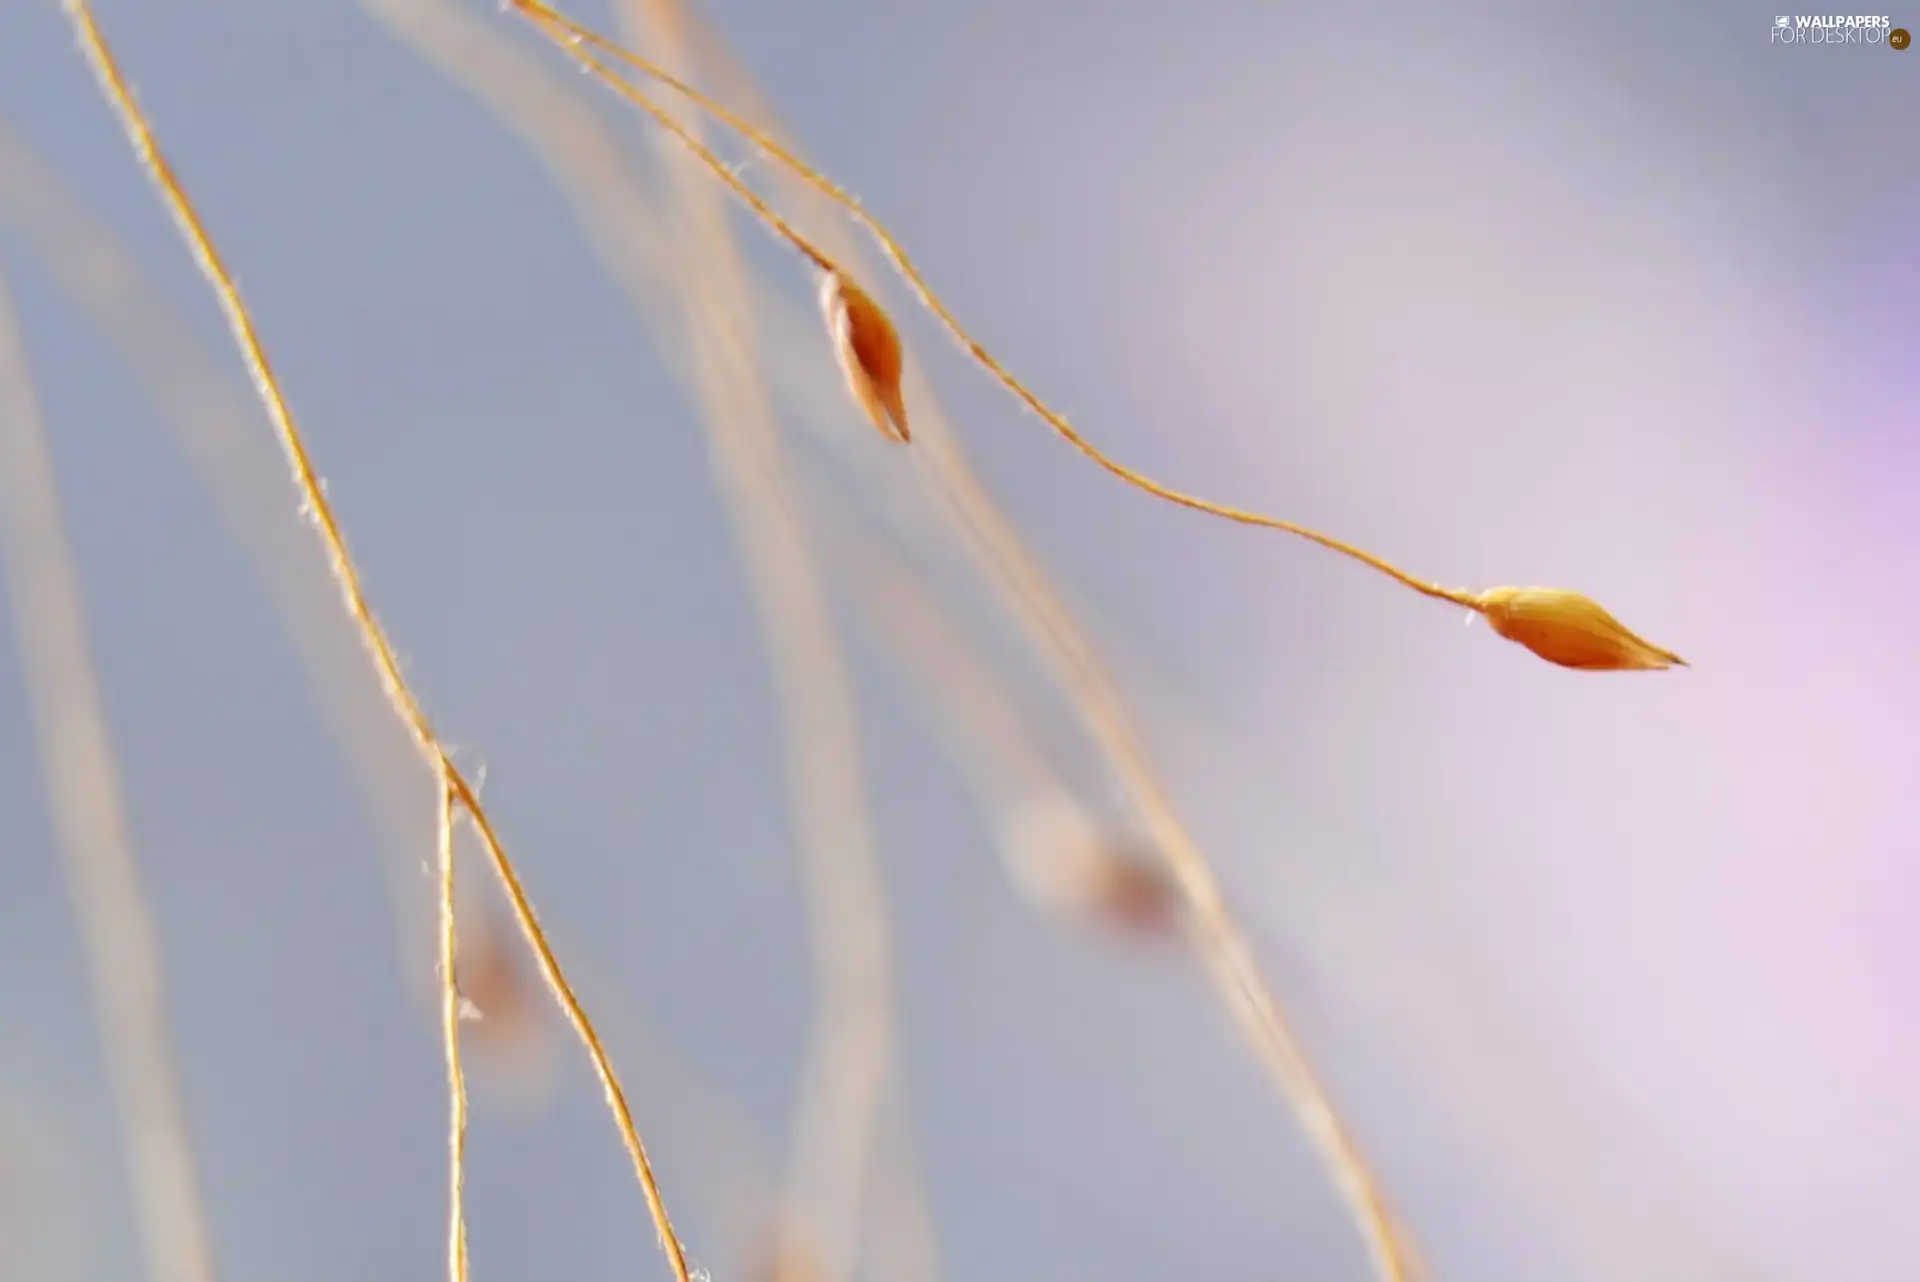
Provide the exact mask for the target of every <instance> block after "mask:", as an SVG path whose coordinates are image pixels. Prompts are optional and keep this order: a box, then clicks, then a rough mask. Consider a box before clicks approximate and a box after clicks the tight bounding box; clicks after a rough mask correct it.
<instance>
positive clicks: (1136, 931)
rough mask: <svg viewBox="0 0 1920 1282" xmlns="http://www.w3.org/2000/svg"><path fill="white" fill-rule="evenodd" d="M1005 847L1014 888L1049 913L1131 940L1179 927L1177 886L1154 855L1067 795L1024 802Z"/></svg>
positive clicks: (1007, 830) (1008, 832)
mask: <svg viewBox="0 0 1920 1282" xmlns="http://www.w3.org/2000/svg"><path fill="white" fill-rule="evenodd" d="M1002 849H1003V854H1004V857H1005V859H1006V861H1007V865H1008V870H1009V872H1010V873H1011V874H1012V876H1013V880H1014V883H1015V885H1016V886H1018V887H1019V888H1020V890H1021V891H1022V893H1024V894H1025V895H1026V896H1027V898H1029V899H1030V900H1032V901H1033V902H1034V903H1036V904H1038V905H1039V906H1040V907H1041V908H1043V909H1045V910H1047V911H1048V912H1051V913H1054V914H1056V915H1058V916H1061V917H1065V918H1068V919H1071V920H1074V921H1076V922H1080V923H1083V924H1089V925H1093V926H1095V927H1098V928H1100V929H1104V930H1107V931H1110V932H1113V933H1117V934H1120V935H1123V936H1126V937H1130V938H1158V937H1163V936H1167V935H1171V934H1172V933H1173V932H1174V931H1175V930H1176V929H1177V928H1178V926H1179V923H1180V906H1181V897H1180V891H1179V888H1178V887H1177V886H1176V885H1174V883H1173V881H1172V879H1171V878H1170V877H1169V876H1168V875H1167V874H1166V872H1165V871H1164V870H1163V869H1162V868H1161V866H1160V864H1159V862H1158V860H1156V859H1155V858H1154V855H1153V852H1152V851H1151V850H1150V849H1148V848H1146V847H1144V846H1143V845H1142V844H1141V843H1140V842H1139V841H1137V840H1135V839H1133V838H1131V837H1129V836H1126V835H1125V834H1122V833H1120V832H1118V831H1116V830H1115V829H1114V828H1113V827H1112V826H1111V825H1109V824H1107V823H1104V822H1102V821H1101V820H1099V819H1097V818H1095V817H1094V816H1093V815H1092V814H1091V813H1089V811H1088V810H1087V808H1086V807H1085V806H1083V805H1081V804H1079V803H1078V802H1076V801H1073V800H1071V799H1070V798H1065V797H1050V798H1046V799H1043V800H1040V801H1035V802H1030V803H1028V804H1027V805H1026V806H1024V807H1022V808H1021V809H1020V810H1019V811H1017V812H1016V813H1015V815H1014V816H1013V818H1012V819H1011V820H1010V821H1009V823H1008V825H1007V829H1006V833H1005V836H1004V838H1003V841H1002Z"/></svg>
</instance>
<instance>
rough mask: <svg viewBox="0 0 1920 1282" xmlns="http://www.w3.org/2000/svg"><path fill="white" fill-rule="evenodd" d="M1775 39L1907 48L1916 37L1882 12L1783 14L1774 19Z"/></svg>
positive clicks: (1776, 41)
mask: <svg viewBox="0 0 1920 1282" xmlns="http://www.w3.org/2000/svg"><path fill="white" fill-rule="evenodd" d="M1770 40H1771V43H1773V44H1777V45H1853V46H1854V47H1856V48H1865V47H1867V46H1871V45H1885V46H1886V47H1887V48H1889V49H1905V48H1906V47H1907V46H1908V45H1910V44H1911V43H1913V37H1912V36H1911V35H1910V34H1908V32H1907V29H1906V28H1905V27H1896V26H1894V25H1893V19H1892V18H1889V17H1887V16H1886V15H1885V14H1881V15H1879V16H1877V17H1875V16H1871V15H1866V14H1850V15H1848V14H1813V13H1798V14H1785V13H1783V14H1780V15H1779V16H1778V17H1776V18H1774V20H1773V33H1772V35H1771V37H1770Z"/></svg>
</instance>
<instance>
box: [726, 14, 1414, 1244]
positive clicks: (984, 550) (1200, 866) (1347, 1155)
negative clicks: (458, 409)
mask: <svg viewBox="0 0 1920 1282" xmlns="http://www.w3.org/2000/svg"><path fill="white" fill-rule="evenodd" d="M708 44H709V46H710V47H712V48H713V49H714V50H715V51H716V52H717V51H719V49H720V48H721V46H720V42H719V41H718V39H717V38H714V39H711V40H709V41H708ZM728 80H729V87H730V88H733V89H735V90H736V91H737V92H738V93H740V94H742V95H747V96H752V95H753V86H752V84H751V82H750V80H749V79H748V78H747V76H746V75H745V74H744V72H741V71H738V70H737V69H735V70H733V71H732V74H731V75H729V77H728ZM761 114H762V116H763V118H768V119H770V118H771V113H770V112H768V111H766V110H765V109H764V107H763V108H762V111H761ZM753 132H754V133H755V134H759V135H762V136H765V132H766V131H765V130H763V129H759V128H754V129H753ZM781 150H782V151H783V152H784V150H785V149H784V148H782V149H781ZM798 169H801V170H804V169H806V166H804V165H800V166H799V167H798ZM796 172H797V170H796ZM802 181H803V184H804V180H802ZM807 189H808V190H809V191H813V192H814V193H815V194H818V189H817V188H815V187H813V186H811V185H807ZM835 203H837V204H839V205H841V206H842V207H844V206H845V202H844V201H839V202H835ZM869 230H871V227H869ZM823 234H824V235H825V236H832V235H833V234H834V233H833V230H832V228H831V227H829V228H828V229H827V230H826V231H825V232H824V233H823ZM882 243H883V247H884V245H885V242H884V241H883V242H882ZM833 251H834V255H835V257H836V259H837V260H838V261H843V262H848V263H854V265H855V266H856V267H857V266H858V264H857V262H855V259H856V255H857V250H856V249H855V248H854V247H853V246H852V245H850V244H845V245H841V244H836V245H834V246H833ZM910 283H911V282H910ZM917 382H918V384H919V385H918V386H917V387H916V388H915V389H914V395H915V399H916V402H917V409H916V418H915V425H916V428H917V436H916V439H917V440H918V441H919V442H921V443H922V444H923V445H924V447H925V451H924V453H925V456H926V457H927V458H928V459H929V461H930V463H931V479H932V480H933V481H934V483H935V485H936V486H937V488H938V491H939V494H940V496H941V497H942V498H943V499H944V500H945V502H944V503H943V504H941V505H938V506H937V507H936V509H935V510H937V511H938V512H939V513H940V514H941V516H942V517H943V518H944V520H945V521H946V523H947V524H948V526H949V528H950V529H951V530H952V532H953V533H954V535H955V537H956V539H957V540H958V541H959V542H960V543H961V544H962V546H965V547H967V548H968V549H969V550H970V551H972V552H973V554H974V556H975V558H976V560H977V562H978V564H979V566H980V568H981V570H982V572H983V574H984V575H985V577H986V578H988V579H989V581H992V582H994V583H995V584H997V585H998V587H999V588H1000V590H1001V592H1002V595H1003V598H1004V599H1005V601H1006V602H1007V605H1008V608H1009V613H1010V614H1011V616H1012V617H1013V618H1014V619H1015V621H1016V622H1017V623H1019V624H1020V626H1021V627H1022V629H1023V630H1024V631H1025V633H1026V636H1027V639H1028V641H1029V643H1030V644H1031V645H1032V646H1033V648H1034V650H1035V651H1036V652H1037V653H1038V654H1039V655H1040V656H1041V657H1042V658H1043V659H1044V660H1045V661H1046V662H1047V664H1048V666H1049V667H1050V668H1051V670H1052V671H1053V673H1054V676H1055V678H1056V679H1057V680H1058V681H1060V682H1061V684H1062V685H1063V686H1064V687H1065V689H1066V690H1067V692H1068V693H1069V695H1070V696H1071V702H1072V705H1073V708H1074V710H1075V712H1076V714H1077V715H1078V717H1079V718H1080V720H1081V723H1082V725H1083V726H1084V727H1085V729H1086V731H1087V734H1088V736H1089V738H1091V739H1092V740H1093V742H1094V743H1095V745H1096V746H1097V747H1098V748H1099V749H1100V751H1101V754H1102V756H1103V757H1104V758H1105V759H1106V762H1107V764H1108V768H1109V769H1111V770H1112V771H1113V773H1114V775H1115V777H1116V779H1117V780H1118V782H1119V784H1120V786H1121V788H1122V789H1123V791H1124V792H1125V794H1126V795H1127V797H1128V798H1129V799H1130V801H1131V802H1132V804H1133V807H1134V810H1135V812H1136V814H1137V816H1138V817H1139V820H1140V822H1141V824H1142V826H1143V827H1144V828H1145V830H1146V834H1147V836H1148V838H1149V840H1150V841H1151V842H1152V843H1153V845H1154V847H1155V848H1156V849H1157V850H1158V851H1159V852H1160V855H1161V857H1162V858H1163V859H1164V860H1165V861H1166V862H1167V865H1168V868H1169V870H1170V871H1171V872H1172V874H1173V876H1174V878H1175V880H1176V881H1177V882H1178V884H1179V886H1180V888H1181V891H1182V894H1183V896H1184V897H1185V899H1186V901H1187V903H1188V906H1189V929H1190V930H1191V931H1192V933H1193V935H1194V938H1195V942H1196V948H1197V950H1198V952H1199V953H1200V955H1201V957H1202V958H1203V960H1204V962H1205V964H1206V967H1207V970H1208V973H1209V975H1210V976H1211V978H1212V979H1213V981H1214V984H1215V986H1216V988H1217V990H1218V991H1219V993H1220V995H1221V998H1222V1000H1223V1001H1224V1002H1225V1003H1226V1005H1227V1007H1228V1009H1229V1010H1230V1011H1231V1012H1232V1013H1233V1014H1234V1016H1235V1018H1236V1019H1237V1021H1238V1022H1239V1024H1240V1027H1241V1029H1242V1031H1243V1033H1244V1034H1245V1036H1246V1037H1247V1040H1248V1041H1249V1042H1250V1043H1251V1045H1252V1046H1253V1048H1254V1050H1255V1052H1256V1054H1257V1055H1258V1056H1259V1058H1260V1060H1261V1063H1262V1064H1263V1066H1264V1067H1265V1068H1266V1070H1267V1072H1268V1074H1269V1076H1270V1077H1271V1079H1272V1081H1273V1082H1274V1085H1275V1087H1276V1089H1277V1090H1278V1092H1279V1094H1280V1095H1281V1097H1282V1098H1283V1099H1284V1100H1286V1101H1287V1103H1288V1105H1289V1106H1290V1108H1291V1109H1292V1110H1293V1112H1294V1114H1295V1115H1296V1117H1297V1118H1298V1119H1299V1120H1300V1123H1301V1125H1302V1127H1303V1128H1304V1129H1305V1130H1306V1131H1307V1134H1308V1136H1309V1138H1310V1139H1311V1140H1312V1141H1313V1142H1314V1144H1315V1147H1316V1148H1317V1149H1318V1150H1319V1152H1320V1153H1321V1156H1322V1159H1323V1160H1324V1161H1325V1162H1326V1163H1327V1165H1328V1168H1329V1170H1330V1171H1331V1172H1332V1173H1333V1176H1334V1179H1335V1181H1336V1184H1337V1186H1338V1188H1339V1189H1340V1191H1341V1194H1342V1196H1343V1198H1344V1200H1345V1201H1346V1203H1347V1205H1348V1207H1349V1210H1350V1213H1351V1214H1352V1215H1353V1217H1354V1219H1355V1222H1356V1225H1357V1227H1358V1229H1359V1231H1360V1234H1361V1236H1362V1238H1363V1240H1364V1242H1365V1244H1366V1247H1367V1250H1368V1252H1369V1255H1370V1256H1371V1258H1372V1260H1373V1263H1374V1267H1375V1270H1376V1272H1377V1273H1378V1274H1379V1275H1380V1276H1382V1277H1384V1278H1387V1279H1391V1282H1405V1280H1406V1279H1408V1278H1411V1277H1415V1276H1417V1275H1418V1272H1419V1264H1418V1256H1417V1252H1416V1250H1415V1248H1414V1246H1413V1243H1412V1242H1411V1240H1410V1239H1409V1238H1408V1237H1407V1235H1406V1234H1405V1233H1404V1232H1403V1231H1401V1230H1400V1229H1399V1228H1398V1226H1397V1225H1396V1223H1395V1221H1394V1217H1393V1215H1392V1213H1391V1211H1390V1209H1389V1207H1388V1205H1387V1201H1386V1196H1385V1193H1384V1192H1383V1191H1382V1190H1381V1188H1380V1185H1379V1181H1378V1180H1377V1179H1376V1177H1375V1176H1374V1175H1373V1173H1372V1171H1371V1169H1370V1167H1369V1165H1368V1163H1367V1161H1366V1159H1365V1156H1364V1154H1363V1153H1362V1152H1361V1150H1360V1147H1359V1145H1358V1143H1357V1142H1356V1141H1355V1140H1354V1138H1353V1137H1352V1135H1351V1134H1350V1132H1349V1131H1348V1130H1347V1128H1346V1126H1345V1125H1344V1124H1343V1123H1342V1122H1341V1120H1340V1118H1339V1115H1338V1113H1337V1112H1336V1110H1335V1108H1334V1106H1333V1103H1332V1100H1331V1099H1330V1098H1329V1097H1328V1095H1327V1093H1326V1091H1325V1089H1324V1088H1323V1087H1322V1086H1321V1085H1320V1083H1319V1080H1318V1078H1317V1076H1316V1074H1315V1073H1314V1071H1313V1069H1312V1066H1311V1063H1310V1061H1309V1060H1308V1058H1307V1056H1306V1054H1305V1051H1304V1048H1303V1047H1302V1046H1301V1045H1300V1042H1299V1039H1298V1038H1297V1037H1296V1036H1295V1034H1294V1033H1293V1031H1292V1028H1291V1025H1290V1022H1289V1021H1288V1019H1287V1018H1286V1015H1285V1013H1284V1010H1283V1008H1282V1007H1281V1006H1280V1003H1279V1001H1278V999H1277V998H1276V997H1275V996H1274V994H1273V992H1272V990H1271V988H1270V986H1269V985H1268V984H1267V982H1266V979H1265V977H1264V975H1262V973H1261V972H1260V969H1259V966H1258V964H1257V962H1256V961H1255V959H1254V956H1253V952H1252V949H1251V947H1250V946H1249V945H1248V943H1247V941H1246V937H1245V933H1244V931H1243V930H1242V929H1241V927H1240V925H1239V923H1238V922H1237V921H1236V920H1235V918H1234V917H1233V915H1232V912H1231V911H1230V909H1229V908H1228V906H1227V903H1226V900H1225V896H1224V894H1223V893H1222V891H1221V889H1220V886H1219V881H1218V879H1217V877H1216V876H1215V875H1214V872H1213V869H1212V865H1211V863H1210V861H1209V860H1208V859H1207V856H1206V854H1205V852H1204V851H1203V850H1202V849H1201V848H1200V846H1199V843H1198V842H1197V841H1196V840H1195V838H1194V837H1193V835H1192V834H1191V832H1190V831H1189V830H1188V829H1187V827H1186V824H1185V821H1184V820H1183V819H1182V818H1181V817H1180V814H1179V811H1178V809H1177V807H1176V806H1175V805H1174V803H1173V799H1172V795H1171V793H1170V792H1169V790H1168V789H1167V787H1166V785H1165V783H1164V781H1163V780H1162V778H1161V775H1160V771H1159V768H1158V766H1157V765H1156V764H1155V762H1154V760H1153V758H1152V754H1151V753H1150V752H1149V750H1148V748H1147V745H1146V740H1145V736H1144V735H1143V734H1142V733H1141V731H1140V729H1139V726H1138V723H1137V721H1136V719H1135V717H1134V714H1133V712H1132V710H1131V708H1130V706H1129V704H1128V701H1127V698H1126V696H1125V694H1124V692H1123V691H1122V690H1121V688H1120V685H1119V683H1118V681H1117V680H1115V678H1114V676H1113V675H1112V673H1111V672H1110V671H1109V669H1108V668H1107V666H1106V664H1105V663H1104V662H1103V661H1102V659H1101V656H1100V653H1099V651H1098V649H1097V648H1096V647H1095V645H1094V644H1093V642H1092V640H1091V639H1090V638H1089V637H1088V635H1087V633H1086V630H1085V628H1083V627H1082V626H1081V624H1080V622H1079V620H1078V619H1077V618H1076V617H1075V615H1074V612H1073V610H1072V609H1071V608H1070V607H1069V606H1068V604H1067V603H1066V600H1065V598H1064V597H1063V595H1062V594H1061V592H1060V590H1059V588H1058V587H1057V586H1055V584H1054V583H1053V581H1052V578H1051V576H1050V575H1049V574H1048V572H1047V570H1046V568H1045V567H1044V566H1043V565H1042V564H1041V562H1040V560H1039V558H1038V557H1037V556H1036V555H1035V554H1034V553H1033V551H1032V550H1031V549H1030V548H1029V547H1028V545H1027V543H1026V541H1025V539H1024V538H1022V536H1021V534H1020V532H1019V530H1018V529H1017V528H1016V527H1015V526H1014V524H1013V522H1012V521H1011V520H1010V519H1009V518H1008V517H1007V515H1006V514H1005V513H1004V512H1003V511H1002V510H1001V509H1000V507H999V505H998V504H997V503H995V501H994V499H993V497H992V495H990V494H989V493H988V492H987V490H986V487H985V486H984V485H983V484H981V482H980V480H979V478H978V476H977V475H976V474H975V473H974V471H973V468H972V466H971V464H970V463H969V462H968V460H967V457H966V454H965V451H964V449H963V448H962V446H961V445H960V441H959V437H958V435H957V434H956V433H955V432H954V431H953V429H952V427H951V426H950V425H949V424H948V422H947V420H946V418H945V416H944V415H943V414H942V413H941V412H940V409H939V406H938V403H937V401H936V399H935V398H934V396H933V392H932V389H931V388H930V387H928V386H927V385H926V384H925V380H924V379H919V380H917Z"/></svg>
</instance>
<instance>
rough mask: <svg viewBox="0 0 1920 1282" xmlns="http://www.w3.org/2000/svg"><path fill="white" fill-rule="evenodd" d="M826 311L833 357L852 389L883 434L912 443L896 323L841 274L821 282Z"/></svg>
mask: <svg viewBox="0 0 1920 1282" xmlns="http://www.w3.org/2000/svg"><path fill="white" fill-rule="evenodd" d="M820 312H821V314H822V315H823V316H824V317H825V318H826V321H827V332H828V333H829V334H831V335H832V336H833V354H834V357H835V358H836V359H837V360H838V361H839V362H840V372H841V373H842V374H844V375H846V379H847V390H848V391H850V392H852V393H853V399H854V400H856V401H859V402H860V406H861V408H862V409H864V410H866V412H867V417H868V418H870V419H872V420H873V425H874V426H875V427H877V428H879V429H880V432H881V434H882V435H884V436H886V437H887V438H889V439H890V440H895V441H899V442H901V443H902V444H904V443H906V441H907V440H908V439H910V437H909V433H908V431H907V403H906V401H905V400H904V399H903V398H902V397H901V395H900V372H901V368H902V360H901V356H900V335H899V334H897V333H895V332H894V328H893V322H892V321H890V320H888V319H887V314H886V313H885V312H883V311H881V310H880V304H878V303H876V302H874V301H873V299H871V298H869V297H868V296H867V292H866V291H865V290H863V289H861V288H860V287H859V286H858V285H856V284H854V283H853V280H852V278H851V277H849V276H848V275H847V274H846V273H845V272H841V271H830V272H827V273H826V274H825V275H824V276H823V277H822V278H821V281H820Z"/></svg>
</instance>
